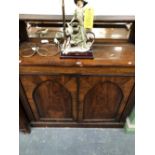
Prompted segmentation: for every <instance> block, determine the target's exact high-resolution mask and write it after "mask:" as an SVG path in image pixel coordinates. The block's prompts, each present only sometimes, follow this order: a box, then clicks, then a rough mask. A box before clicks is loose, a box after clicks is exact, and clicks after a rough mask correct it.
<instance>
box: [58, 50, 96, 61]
mask: <svg viewBox="0 0 155 155" xmlns="http://www.w3.org/2000/svg"><path fill="white" fill-rule="evenodd" d="M60 58H61V59H93V58H94V57H93V53H92V50H90V51H87V52H84V53H81V52H74V53H68V54H63V53H62V52H60Z"/></svg>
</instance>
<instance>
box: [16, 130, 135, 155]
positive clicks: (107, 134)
mask: <svg viewBox="0 0 155 155" xmlns="http://www.w3.org/2000/svg"><path fill="white" fill-rule="evenodd" d="M19 143H20V144H19V152H20V153H19V154H20V155H134V154H135V135H134V133H126V132H125V131H124V129H102V128H99V129H96V128H94V129H93V128H32V130H31V134H23V133H20V135H19Z"/></svg>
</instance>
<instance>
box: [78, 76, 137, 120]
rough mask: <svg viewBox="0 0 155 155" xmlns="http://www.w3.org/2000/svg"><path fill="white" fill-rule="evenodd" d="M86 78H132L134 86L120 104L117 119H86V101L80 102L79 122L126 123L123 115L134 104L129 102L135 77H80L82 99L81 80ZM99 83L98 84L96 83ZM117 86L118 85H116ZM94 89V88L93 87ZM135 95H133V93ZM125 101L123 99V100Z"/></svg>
mask: <svg viewBox="0 0 155 155" xmlns="http://www.w3.org/2000/svg"><path fill="white" fill-rule="evenodd" d="M84 77H91V78H93V77H103V78H105V77H106V78H107V77H108V78H120V77H122V78H129V79H130V78H131V79H132V80H133V82H132V86H131V87H130V91H129V92H128V94H126V95H127V96H126V97H125V99H124V101H121V102H120V105H119V108H118V111H117V113H118V114H117V116H116V118H113V119H84V101H79V114H78V121H79V122H84V123H102V122H124V121H125V119H122V115H123V114H124V111H125V110H126V108H127V105H128V106H130V105H131V104H132V103H129V100H131V97H132V96H131V93H132V91H133V88H134V76H124V75H94V74H93V75H90V74H89V75H80V76H79V83H80V84H79V90H78V91H79V92H78V94H79V98H80V89H82V88H81V82H80V79H81V78H84ZM96 83H98V82H96ZM116 84H117V83H116ZM92 87H93V86H92ZM122 93H123V90H122ZM132 94H133V93H132ZM124 96H125V95H124V94H123V98H124ZM122 100H123V99H122ZM126 116H127V115H126V114H124V115H123V118H125V117H126Z"/></svg>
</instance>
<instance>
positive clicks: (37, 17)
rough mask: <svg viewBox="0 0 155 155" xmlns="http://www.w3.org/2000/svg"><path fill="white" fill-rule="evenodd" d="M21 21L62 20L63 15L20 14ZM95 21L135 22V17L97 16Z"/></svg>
mask: <svg viewBox="0 0 155 155" xmlns="http://www.w3.org/2000/svg"><path fill="white" fill-rule="evenodd" d="M65 18H66V20H70V19H71V18H72V15H66V16H65ZM19 19H20V20H44V21H46V20H57V21H59V20H61V21H62V16H61V15H36V14H19ZM94 20H95V21H134V20H135V16H103V15H101V16H95V18H94Z"/></svg>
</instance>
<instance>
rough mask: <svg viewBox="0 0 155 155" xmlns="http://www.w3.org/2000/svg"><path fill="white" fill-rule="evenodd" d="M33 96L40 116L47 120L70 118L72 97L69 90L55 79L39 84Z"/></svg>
mask: <svg viewBox="0 0 155 155" xmlns="http://www.w3.org/2000/svg"><path fill="white" fill-rule="evenodd" d="M33 98H34V101H35V103H36V105H37V109H38V111H39V114H40V117H41V118H43V119H48V120H57V119H61V120H63V119H68V118H72V97H71V94H70V92H69V91H68V90H67V89H66V88H65V87H64V86H63V85H62V84H60V83H58V82H57V81H50V80H48V81H44V82H42V83H41V84H39V85H38V86H37V87H36V88H35V90H34V92H33Z"/></svg>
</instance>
